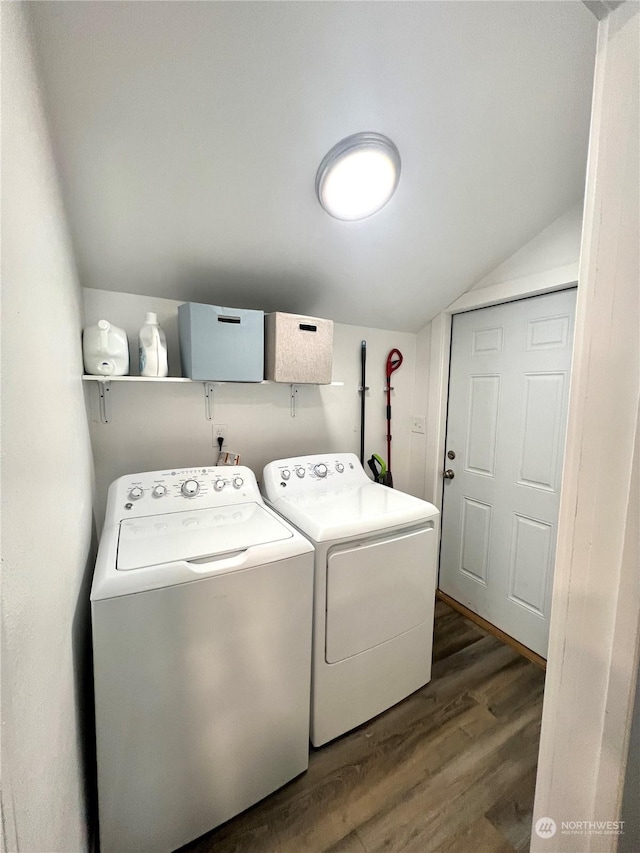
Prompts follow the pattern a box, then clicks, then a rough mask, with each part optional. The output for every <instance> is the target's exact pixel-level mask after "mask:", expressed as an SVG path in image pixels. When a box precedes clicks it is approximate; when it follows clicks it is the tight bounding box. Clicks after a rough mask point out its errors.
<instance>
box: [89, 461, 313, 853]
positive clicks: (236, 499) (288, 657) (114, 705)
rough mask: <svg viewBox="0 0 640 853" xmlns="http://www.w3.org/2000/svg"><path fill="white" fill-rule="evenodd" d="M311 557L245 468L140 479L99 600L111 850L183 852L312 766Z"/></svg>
mask: <svg viewBox="0 0 640 853" xmlns="http://www.w3.org/2000/svg"><path fill="white" fill-rule="evenodd" d="M312 601H313V548H312V546H311V545H310V544H309V542H308V540H307V539H306V538H305V537H303V536H301V535H300V533H299V532H298V531H297V530H295V529H294V528H293V527H292V526H291V525H290V524H288V523H287V522H286V521H284V520H283V519H282V517H280V516H279V515H277V514H276V513H275V512H273V511H272V510H271V509H270V508H268V507H267V506H265V504H264V501H263V500H262V497H261V495H260V492H259V490H258V486H257V483H256V479H255V476H254V474H253V473H252V471H250V470H249V469H248V468H246V467H243V466H237V467H212V468H195V469H189V470H176V471H154V472H151V473H144V474H132V475H130V476H126V477H122V478H120V479H119V480H116V481H115V482H114V483H113V484H112V486H111V488H110V490H109V496H108V504H107V512H106V521H105V526H104V532H103V534H102V538H101V541H100V547H99V551H98V556H97V562H96V569H95V574H94V578H93V586H92V591H91V617H92V633H93V657H94V681H95V711H96V735H97V765H98V806H99V822H100V842H101V843H100V849H101V850H102V853H129V851H131V853H133V851H135V853H142V851H150V853H151V851H153V853H162V851H167V853H169V851H172V850H175V849H176V848H178V847H180V846H182V845H183V844H185V843H186V842H188V841H190V840H192V839H194V838H196V837H198V836H200V835H202V834H203V833H205V832H207V831H209V830H210V829H212V828H213V827H215V826H217V825H218V824H220V823H222V822H223V821H226V820H228V819H229V818H231V817H233V816H234V815H236V814H238V813H239V812H241V811H242V810H243V809H246V808H247V807H249V806H251V805H253V804H254V803H255V802H257V801H258V800H260V799H262V798H263V797H265V796H266V795H267V794H270V793H271V792H272V791H275V790H276V789H277V788H279V787H280V786H281V785H284V784H285V783H286V782H288V781H289V780H290V779H292V778H293V777H294V776H297V775H298V774H300V773H302V772H303V771H304V770H305V769H306V768H307V766H308V752H309V695H310V677H311V623H312Z"/></svg>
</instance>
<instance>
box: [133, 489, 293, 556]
mask: <svg viewBox="0 0 640 853" xmlns="http://www.w3.org/2000/svg"><path fill="white" fill-rule="evenodd" d="M292 536H293V534H292V532H291V531H290V530H289V529H288V528H287V527H285V525H284V524H282V523H281V522H280V521H279V520H278V519H276V518H274V516H273V515H271V514H270V513H268V512H266V511H265V509H264V508H263V507H262V506H260V505H259V504H257V503H255V502H251V503H244V504H235V505H231V506H221V507H215V509H197V510H192V511H191V512H172V513H167V514H165V515H152V516H145V517H143V518H131V519H126V520H125V521H122V522H120V533H119V538H118V557H117V561H116V568H117V569H118V570H119V571H124V572H127V571H131V570H133V569H142V568H145V567H147V566H158V565H161V564H163V563H172V562H176V561H186V562H193V563H197V562H198V561H199V560H204V559H206V558H207V557H209V558H210V557H215V556H219V555H221V554H229V553H231V552H236V551H245V550H246V549H247V548H250V547H251V546H252V545H264V544H266V543H267V542H279V541H281V540H283V539H291V537H292Z"/></svg>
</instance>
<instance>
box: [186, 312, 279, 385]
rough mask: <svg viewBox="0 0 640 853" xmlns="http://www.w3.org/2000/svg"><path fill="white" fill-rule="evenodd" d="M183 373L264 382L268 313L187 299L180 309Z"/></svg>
mask: <svg viewBox="0 0 640 853" xmlns="http://www.w3.org/2000/svg"><path fill="white" fill-rule="evenodd" d="M178 326H179V329H180V357H181V359H182V373H183V375H184V376H188V377H189V378H190V379H210V380H219V381H223V382H262V379H263V371H264V312H263V311H247V310H241V309H239V308H222V307H220V306H219V305H202V304H200V303H197V302H185V304H184V305H180V306H179V308H178Z"/></svg>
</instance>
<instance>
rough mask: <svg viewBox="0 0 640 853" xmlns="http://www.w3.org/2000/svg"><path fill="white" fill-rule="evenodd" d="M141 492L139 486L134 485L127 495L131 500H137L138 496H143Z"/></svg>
mask: <svg viewBox="0 0 640 853" xmlns="http://www.w3.org/2000/svg"><path fill="white" fill-rule="evenodd" d="M143 494H144V492H143V491H142V489H141V488H140V486H136V487H135V488H133V489H131V491H130V492H129V497H130V498H131V500H132V501H139V500H140V498H141V497H142V496H143Z"/></svg>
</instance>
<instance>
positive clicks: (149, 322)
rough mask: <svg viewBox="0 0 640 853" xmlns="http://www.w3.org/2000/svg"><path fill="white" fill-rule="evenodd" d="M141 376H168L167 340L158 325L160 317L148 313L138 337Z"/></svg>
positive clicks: (150, 312)
mask: <svg viewBox="0 0 640 853" xmlns="http://www.w3.org/2000/svg"><path fill="white" fill-rule="evenodd" d="M138 353H139V355H140V376H168V375H169V363H168V361H167V338H166V336H165V333H164V331H163V330H162V328H161V327H160V326H159V325H158V315H157V314H154V313H153V312H152V311H149V312H148V313H147V316H146V318H145V321H144V326H143V327H142V328H141V329H140V335H139V337H138Z"/></svg>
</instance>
